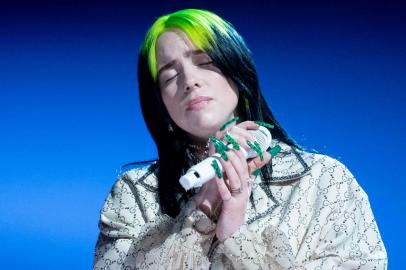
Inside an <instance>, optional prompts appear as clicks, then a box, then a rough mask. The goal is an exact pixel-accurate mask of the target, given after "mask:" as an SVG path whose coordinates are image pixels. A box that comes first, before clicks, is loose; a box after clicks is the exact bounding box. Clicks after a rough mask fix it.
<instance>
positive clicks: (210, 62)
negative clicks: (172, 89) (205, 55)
mask: <svg viewBox="0 0 406 270" xmlns="http://www.w3.org/2000/svg"><path fill="white" fill-rule="evenodd" d="M210 64H213V61H209V62H204V63H201V64H199V65H198V66H205V65H210ZM176 76H178V74H176V75H174V76H172V77H171V78H169V79H167V80H166V81H165V83H168V82H170V81H171V80H172V79H174V78H175V77H176Z"/></svg>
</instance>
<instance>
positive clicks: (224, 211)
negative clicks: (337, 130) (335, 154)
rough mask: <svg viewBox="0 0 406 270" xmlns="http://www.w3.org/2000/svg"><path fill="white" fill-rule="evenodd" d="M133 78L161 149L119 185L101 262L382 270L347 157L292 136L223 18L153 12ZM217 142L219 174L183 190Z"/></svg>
mask: <svg viewBox="0 0 406 270" xmlns="http://www.w3.org/2000/svg"><path fill="white" fill-rule="evenodd" d="M138 81H139V91H140V98H141V107H142V112H143V115H144V119H145V121H146V123H147V127H148V129H149V131H150V133H151V135H152V137H153V139H154V141H155V143H156V145H157V149H158V155H159V159H158V161H157V162H154V163H152V164H150V165H149V166H145V167H142V168H137V169H133V170H129V171H127V172H125V173H124V174H122V175H121V176H120V177H119V179H118V180H117V182H116V183H115V185H114V187H113V189H112V191H111V193H110V194H109V196H108V197H107V199H106V202H105V205H104V207H103V209H102V211H101V219H100V226H99V227H100V236H99V239H98V242H97V246H96V254H95V261H94V267H95V269H105V268H106V267H109V268H110V269H114V268H125V269H209V268H210V269H338V268H340V269H343V268H344V269H385V268H386V264H387V259H386V251H385V248H384V245H383V242H382V239H381V237H380V234H379V231H378V228H377V225H376V222H375V220H374V218H373V214H372V212H371V208H370V205H369V202H368V197H367V195H366V194H365V192H364V191H363V190H362V189H361V187H360V186H359V185H358V183H357V182H356V180H355V179H354V177H353V175H352V174H351V173H350V172H349V171H348V169H347V168H346V167H345V166H344V165H343V164H341V163H340V162H338V161H337V160H334V159H332V158H330V157H328V156H324V155H319V154H314V153H309V152H305V151H303V150H302V149H301V148H300V147H299V146H298V145H297V144H296V143H295V142H294V141H293V140H292V139H290V138H289V137H288V135H287V133H286V132H285V131H284V130H283V129H282V127H281V126H280V125H279V123H278V122H277V121H276V119H275V118H274V116H273V114H272V112H271V111H270V109H269V107H268V105H267V104H266V102H265V99H264V98H263V96H262V94H261V91H260V89H259V83H258V78H257V73H256V70H255V67H254V64H253V62H252V59H251V56H250V52H249V50H248V48H247V47H246V45H245V43H244V41H243V39H242V38H241V37H240V35H239V34H238V33H237V32H236V31H235V29H234V28H233V27H232V26H231V25H230V24H229V23H228V22H226V21H224V20H223V19H221V18H219V17H218V16H217V15H215V14H213V13H211V12H208V11H204V10H196V9H187V10H180V11H177V12H174V13H172V14H169V15H165V16H162V17H160V18H158V20H157V21H156V22H155V23H154V24H153V25H152V27H151V28H150V29H149V31H148V33H147V35H146V37H145V40H144V42H143V45H142V48H141V51H140V54H139V62H138ZM259 126H265V127H267V128H269V130H270V131H271V133H272V137H273V141H272V143H271V146H270V147H269V149H268V151H262V150H260V149H258V147H257V146H258V145H257V144H256V142H255V138H254V136H253V133H252V130H256V129H258V128H259ZM226 144H231V145H233V149H229V148H227V147H225V145H226ZM242 149H244V150H249V149H253V150H255V151H256V152H257V154H258V155H257V156H256V157H255V158H252V159H249V160H246V159H245V157H244V154H243V150H242ZM215 152H217V153H219V156H220V157H221V158H218V163H216V162H214V163H213V164H212V166H213V169H217V171H216V176H215V177H214V179H212V180H211V181H209V182H207V183H205V184H204V185H203V186H202V187H201V188H195V189H192V190H190V191H185V190H184V189H183V188H182V187H181V185H180V184H179V178H180V177H181V176H182V175H183V174H184V173H185V172H186V171H187V170H188V169H189V168H190V167H191V166H192V165H193V164H196V163H198V162H200V161H201V160H203V159H205V158H206V157H208V156H211V155H212V154H214V153H215ZM220 167H222V168H223V172H221V171H219V170H218V168H220Z"/></svg>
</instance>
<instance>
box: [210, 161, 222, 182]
mask: <svg viewBox="0 0 406 270" xmlns="http://www.w3.org/2000/svg"><path fill="white" fill-rule="evenodd" d="M211 166H212V167H213V169H214V171H215V172H216V176H217V178H219V179H220V178H222V177H223V175H222V173H221V170H220V166H219V164H218V163H217V160H215V159H213V161H212V162H211Z"/></svg>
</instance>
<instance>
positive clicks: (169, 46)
mask: <svg viewBox="0 0 406 270" xmlns="http://www.w3.org/2000/svg"><path fill="white" fill-rule="evenodd" d="M194 49H196V46H195V45H194V44H193V43H192V42H191V41H190V40H189V38H188V37H187V35H186V34H185V33H183V32H182V31H178V30H171V31H167V32H164V33H162V34H161V35H160V36H159V38H158V40H157V46H156V55H157V62H158V66H161V65H163V64H165V63H166V62H168V61H170V60H173V58H175V57H176V56H181V55H182V53H184V52H185V51H189V50H194Z"/></svg>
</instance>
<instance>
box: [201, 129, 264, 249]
mask: <svg viewBox="0 0 406 270" xmlns="http://www.w3.org/2000/svg"><path fill="white" fill-rule="evenodd" d="M258 127H259V125H258V124H256V123H254V122H252V121H245V122H242V123H240V124H238V125H235V124H234V125H230V126H229V127H227V129H226V130H224V131H219V132H217V133H216V138H218V139H219V140H221V139H223V136H224V134H225V133H226V132H227V133H228V134H229V135H230V136H231V137H232V138H233V139H234V140H235V141H236V142H237V143H238V144H239V145H240V147H243V148H244V149H246V150H249V149H250V147H249V146H248V144H247V140H250V141H254V140H255V138H254V137H253V135H252V134H251V133H249V132H248V130H250V129H251V130H252V129H257V128H258ZM225 144H228V142H225ZM214 152H215V150H214V147H213V145H212V144H211V146H210V149H209V153H210V155H212V154H214ZM226 155H227V161H225V160H224V159H221V160H220V163H221V165H222V167H223V171H224V172H223V178H220V179H219V178H217V177H215V179H213V180H211V181H209V182H207V183H206V184H204V185H203V187H202V189H201V190H200V191H199V193H198V194H197V195H196V196H195V201H196V203H197V205H198V206H199V208H200V209H201V210H202V211H203V212H205V213H206V215H208V216H209V217H210V218H212V217H213V216H218V223H217V228H216V235H217V238H218V239H219V240H220V241H224V240H225V239H226V238H228V237H229V236H230V235H232V234H233V233H234V232H235V231H236V230H237V229H238V228H239V227H240V226H241V225H242V224H243V223H244V220H245V210H246V208H247V204H248V200H249V197H250V194H251V181H252V180H251V177H250V175H251V173H252V172H253V171H255V170H256V169H259V168H261V167H263V166H264V165H265V164H267V163H268V162H269V161H270V160H271V155H270V154H269V153H268V152H266V151H265V152H264V153H263V158H264V159H263V160H262V161H261V160H260V157H256V158H254V159H252V160H250V161H248V162H247V160H246V159H245V157H244V154H243V153H242V151H238V150H235V149H232V150H230V151H227V152H226Z"/></svg>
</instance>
